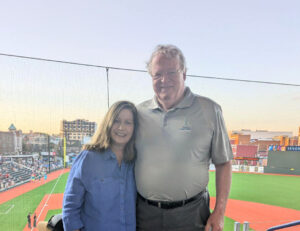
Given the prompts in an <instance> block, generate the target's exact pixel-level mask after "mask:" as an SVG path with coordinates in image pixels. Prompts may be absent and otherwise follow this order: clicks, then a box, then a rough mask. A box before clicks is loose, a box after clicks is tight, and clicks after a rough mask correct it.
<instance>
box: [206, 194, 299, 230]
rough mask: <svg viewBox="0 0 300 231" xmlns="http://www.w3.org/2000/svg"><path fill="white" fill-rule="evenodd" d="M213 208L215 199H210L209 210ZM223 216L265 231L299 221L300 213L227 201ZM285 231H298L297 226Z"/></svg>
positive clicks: (255, 204) (275, 207)
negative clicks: (246, 222)
mask: <svg viewBox="0 0 300 231" xmlns="http://www.w3.org/2000/svg"><path fill="white" fill-rule="evenodd" d="M214 206H215V198H211V208H214ZM225 216H227V217H229V218H231V219H233V220H235V221H238V222H240V223H241V224H242V223H244V222H245V221H248V222H249V223H250V228H251V229H254V230H255V231H265V230H267V229H268V228H271V227H273V226H277V225H281V224H285V223H289V222H292V221H296V220H300V211H298V210H295V209H288V208H283V207H279V206H273V205H266V204H260V203H255V202H249V201H240V200H233V199H229V200H228V204H227V208H226V212H225ZM284 230H285V231H299V230H300V227H299V226H294V227H291V228H286V229H284Z"/></svg>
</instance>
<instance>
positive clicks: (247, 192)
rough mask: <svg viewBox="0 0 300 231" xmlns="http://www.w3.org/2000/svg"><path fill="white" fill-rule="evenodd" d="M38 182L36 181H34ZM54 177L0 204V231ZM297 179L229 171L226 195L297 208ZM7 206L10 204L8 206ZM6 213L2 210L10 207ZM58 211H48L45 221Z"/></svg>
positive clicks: (10, 226)
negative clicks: (229, 185) (229, 187)
mask: <svg viewBox="0 0 300 231" xmlns="http://www.w3.org/2000/svg"><path fill="white" fill-rule="evenodd" d="M67 177H68V173H65V174H63V175H62V176H61V178H60V180H59V183H58V184H57V185H56V187H55V190H54V191H53V193H63V192H64V189H65V184H66V181H67ZM214 177H215V173H214V172H210V183H209V190H210V195H211V196H215V179H214ZM36 183H38V182H36ZM55 183H56V180H54V181H51V182H49V183H47V184H45V185H42V186H40V187H38V188H36V189H34V190H32V191H30V192H27V193H24V194H22V195H21V196H19V197H17V198H15V199H13V200H10V201H8V202H6V203H3V204H1V205H0V230H5V231H21V230H23V228H24V227H25V225H26V222H27V218H26V216H27V214H28V212H31V213H33V212H34V211H35V209H36V207H37V206H38V205H39V204H40V201H41V200H42V198H43V197H44V195H45V194H49V193H50V192H51V190H52V188H53V186H54V185H55ZM299 195H300V178H299V177H294V176H273V175H260V174H246V173H233V177H232V187H231V193H230V198H231V199H238V200H244V201H253V202H259V203H264V204H270V205H277V206H281V207H286V208H292V209H296V210H300V197H299ZM11 206H14V207H13V208H11ZM10 208H11V210H10V212H9V213H7V214H5V212H6V211H7V210H8V209H10ZM57 213H61V210H51V211H49V212H48V214H47V217H46V220H48V219H49V218H50V217H51V216H52V215H53V214H57ZM224 224H225V225H224V231H232V230H233V227H234V220H232V219H230V218H227V217H225V223H224Z"/></svg>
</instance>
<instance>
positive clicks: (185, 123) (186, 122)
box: [180, 118, 192, 131]
mask: <svg viewBox="0 0 300 231" xmlns="http://www.w3.org/2000/svg"><path fill="white" fill-rule="evenodd" d="M180 130H184V131H191V130H192V129H191V126H190V123H189V122H188V121H187V119H186V118H185V119H184V124H183V126H182V128H180Z"/></svg>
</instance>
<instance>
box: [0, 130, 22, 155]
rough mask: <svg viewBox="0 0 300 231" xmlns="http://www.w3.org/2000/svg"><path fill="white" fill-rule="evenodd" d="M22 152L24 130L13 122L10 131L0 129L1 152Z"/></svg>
mask: <svg viewBox="0 0 300 231" xmlns="http://www.w3.org/2000/svg"><path fill="white" fill-rule="evenodd" d="M20 153H22V130H17V129H16V127H15V126H14V125H13V124H11V125H10V126H9V128H8V131H7V132H5V131H0V154H20Z"/></svg>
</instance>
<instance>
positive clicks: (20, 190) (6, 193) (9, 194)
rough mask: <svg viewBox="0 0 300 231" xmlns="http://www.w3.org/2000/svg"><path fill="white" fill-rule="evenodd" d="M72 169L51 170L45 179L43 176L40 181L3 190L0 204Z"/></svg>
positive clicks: (0, 194) (0, 195)
mask: <svg viewBox="0 0 300 231" xmlns="http://www.w3.org/2000/svg"><path fill="white" fill-rule="evenodd" d="M68 171H70V169H67V168H66V169H60V170H57V171H55V172H51V173H50V174H48V176H47V180H44V178H42V179H41V180H40V181H39V180H35V181H33V182H28V183H26V184H23V185H20V186H17V187H15V188H12V189H9V190H7V191H4V192H1V193H0V204H2V203H4V202H6V201H9V200H11V199H14V198H15V197H17V196H20V195H22V194H24V193H26V192H29V191H31V190H33V189H35V188H37V187H40V186H41V185H43V184H46V183H48V182H49V181H52V180H54V179H56V178H57V177H58V176H59V175H60V174H62V173H66V172H68Z"/></svg>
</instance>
